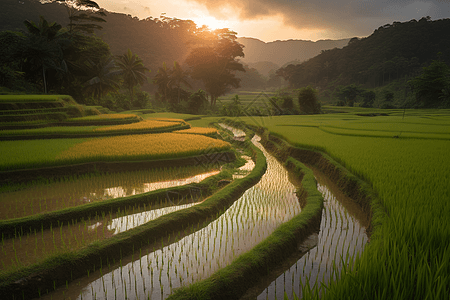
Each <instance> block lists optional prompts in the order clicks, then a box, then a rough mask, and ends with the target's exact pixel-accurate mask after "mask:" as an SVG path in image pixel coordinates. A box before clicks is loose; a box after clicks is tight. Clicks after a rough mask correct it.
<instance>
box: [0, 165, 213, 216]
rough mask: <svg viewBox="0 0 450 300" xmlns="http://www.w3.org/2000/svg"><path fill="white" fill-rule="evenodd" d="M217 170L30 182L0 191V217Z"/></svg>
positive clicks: (97, 198) (197, 177) (154, 187)
mask: <svg viewBox="0 0 450 300" xmlns="http://www.w3.org/2000/svg"><path fill="white" fill-rule="evenodd" d="M218 173H219V170H218V169H217V168H212V167H211V168H209V169H205V166H190V167H179V168H167V169H151V170H147V171H143V170H141V171H134V172H131V171H130V172H122V173H111V174H100V175H98V174H95V175H86V176H80V177H77V178H69V179H62V180H57V181H54V182H49V183H48V184H37V185H30V186H28V187H25V188H23V189H20V190H16V191H10V192H3V193H0V199H1V200H0V220H6V219H13V218H20V217H25V216H30V215H35V214H39V213H43V212H50V211H56V210H60V209H64V208H68V207H74V206H79V205H83V204H86V203H92V202H98V201H104V200H108V199H114V198H118V197H126V196H131V195H138V194H142V193H146V192H150V191H154V190H158V189H162V188H169V187H175V186H180V185H185V184H189V183H194V182H200V181H201V180H203V179H205V178H207V177H209V176H212V175H215V174H218Z"/></svg>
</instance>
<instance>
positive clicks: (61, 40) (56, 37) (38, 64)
mask: <svg viewBox="0 0 450 300" xmlns="http://www.w3.org/2000/svg"><path fill="white" fill-rule="evenodd" d="M24 24H25V26H26V27H27V30H28V33H27V34H26V35H25V39H24V47H23V49H22V56H23V57H24V63H25V67H28V68H29V69H30V71H38V70H40V69H42V79H43V86H44V93H47V76H46V73H47V70H55V71H56V72H57V73H59V74H65V73H67V65H66V62H65V61H64V53H63V50H64V48H65V47H67V46H68V45H69V44H70V40H69V39H68V38H65V33H66V32H67V30H66V29H64V28H62V26H61V25H59V24H57V23H55V22H53V23H50V24H49V23H48V22H47V20H45V18H44V17H43V16H41V17H40V21H39V25H36V24H35V23H34V22H33V21H24ZM39 72H40V71H39Z"/></svg>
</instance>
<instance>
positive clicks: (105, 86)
mask: <svg viewBox="0 0 450 300" xmlns="http://www.w3.org/2000/svg"><path fill="white" fill-rule="evenodd" d="M85 65H86V70H87V72H88V74H89V75H91V76H92V77H91V78H90V79H89V80H87V81H86V82H85V83H84V90H85V92H87V93H89V94H92V95H93V96H94V98H96V99H97V100H100V98H101V97H102V96H105V95H106V94H108V93H110V92H116V91H117V90H118V89H119V76H120V71H119V70H118V69H117V66H116V65H115V63H114V60H113V58H112V57H109V58H104V59H102V60H101V61H100V62H98V63H95V62H93V61H92V60H87V61H86V62H85Z"/></svg>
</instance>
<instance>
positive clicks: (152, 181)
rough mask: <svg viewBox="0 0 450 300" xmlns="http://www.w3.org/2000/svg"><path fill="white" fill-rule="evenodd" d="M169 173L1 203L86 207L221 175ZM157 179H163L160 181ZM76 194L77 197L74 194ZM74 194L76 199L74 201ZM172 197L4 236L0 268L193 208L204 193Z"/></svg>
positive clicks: (56, 189)
mask: <svg viewBox="0 0 450 300" xmlns="http://www.w3.org/2000/svg"><path fill="white" fill-rule="evenodd" d="M165 171H166V172H164V170H156V171H155V170H151V171H149V172H146V173H145V172H143V171H139V172H126V173H122V174H118V173H115V174H109V175H106V176H102V177H94V178H92V179H89V178H82V179H80V180H73V181H69V182H62V183H51V184H49V185H42V186H38V187H33V186H32V187H30V188H28V189H24V190H19V191H15V192H10V193H4V194H0V195H1V199H2V201H1V202H3V201H5V202H8V201H12V200H13V199H15V197H18V198H17V199H21V200H22V201H18V202H22V203H23V202H27V201H28V202H33V201H46V200H47V199H49V197H50V199H51V200H55V199H59V200H56V201H59V202H64V201H65V200H67V199H78V200H80V199H81V200H80V201H79V202H80V203H81V204H84V203H86V201H84V200H85V199H88V200H91V199H92V201H102V200H107V199H113V198H118V197H127V196H130V195H138V194H141V193H146V192H149V191H154V190H158V189H162V188H170V187H177V186H182V185H186V184H189V183H198V182H200V181H202V180H203V179H206V178H208V177H210V176H213V175H216V174H218V173H219V170H217V169H210V170H205V168H204V167H201V168H200V167H184V168H176V169H169V170H165ZM167 171H169V172H167ZM158 178H160V179H164V180H163V181H157V180H158ZM168 179H170V180H168ZM133 180H135V181H133ZM37 191H45V192H46V196H47V197H43V195H42V194H41V195H40V194H38V195H36V192H37ZM74 191H76V193H72V192H74ZM168 193H170V191H169V192H168ZM5 194H6V195H5ZM74 194H75V195H76V196H75V197H73V195H74ZM12 195H14V197H12ZM169 196H170V197H169ZM173 196H174V195H167V197H163V198H161V199H160V201H158V202H157V203H151V204H149V205H145V204H144V205H142V206H128V207H126V208H122V209H119V210H117V211H115V212H110V213H109V214H101V215H96V216H93V217H88V218H86V219H82V220H79V221H72V222H64V223H60V224H58V225H56V226H54V227H51V228H49V229H44V228H42V229H33V230H30V231H28V232H17V233H16V234H15V237H14V238H6V237H4V236H3V235H2V242H1V244H0V249H1V250H0V253H1V254H2V256H1V258H0V270H3V271H4V270H8V269H11V268H17V267H21V266H25V265H29V264H32V263H35V262H37V261H39V260H42V259H44V258H46V257H48V256H50V255H53V254H58V253H60V252H64V251H68V250H76V249H80V248H82V247H84V246H86V245H88V244H91V243H92V242H95V241H99V240H103V239H106V238H109V237H111V236H113V235H115V234H118V233H120V232H124V231H127V230H130V229H132V228H134V227H137V226H139V225H142V224H145V223H147V222H149V221H151V220H154V219H156V218H158V217H160V216H162V215H165V214H168V213H171V212H174V211H177V210H180V209H184V208H187V207H190V206H192V205H195V204H196V203H198V201H200V200H201V195H192V197H190V198H189V199H187V198H183V197H181V196H180V199H177V198H176V195H175V198H174V197H173ZM51 200H49V201H51ZM75 204H76V203H75ZM53 208H54V206H53Z"/></svg>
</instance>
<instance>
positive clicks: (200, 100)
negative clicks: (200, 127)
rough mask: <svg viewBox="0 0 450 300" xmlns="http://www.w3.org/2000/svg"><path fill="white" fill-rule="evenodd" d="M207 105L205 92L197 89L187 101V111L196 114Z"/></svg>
mask: <svg viewBox="0 0 450 300" xmlns="http://www.w3.org/2000/svg"><path fill="white" fill-rule="evenodd" d="M207 104H208V99H206V92H205V91H203V90H201V89H199V90H198V91H197V92H195V93H192V94H191V95H190V96H189V100H188V109H189V111H188V112H189V113H191V114H198V113H199V112H200V110H201V109H202V107H204V106H206V105H207Z"/></svg>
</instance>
